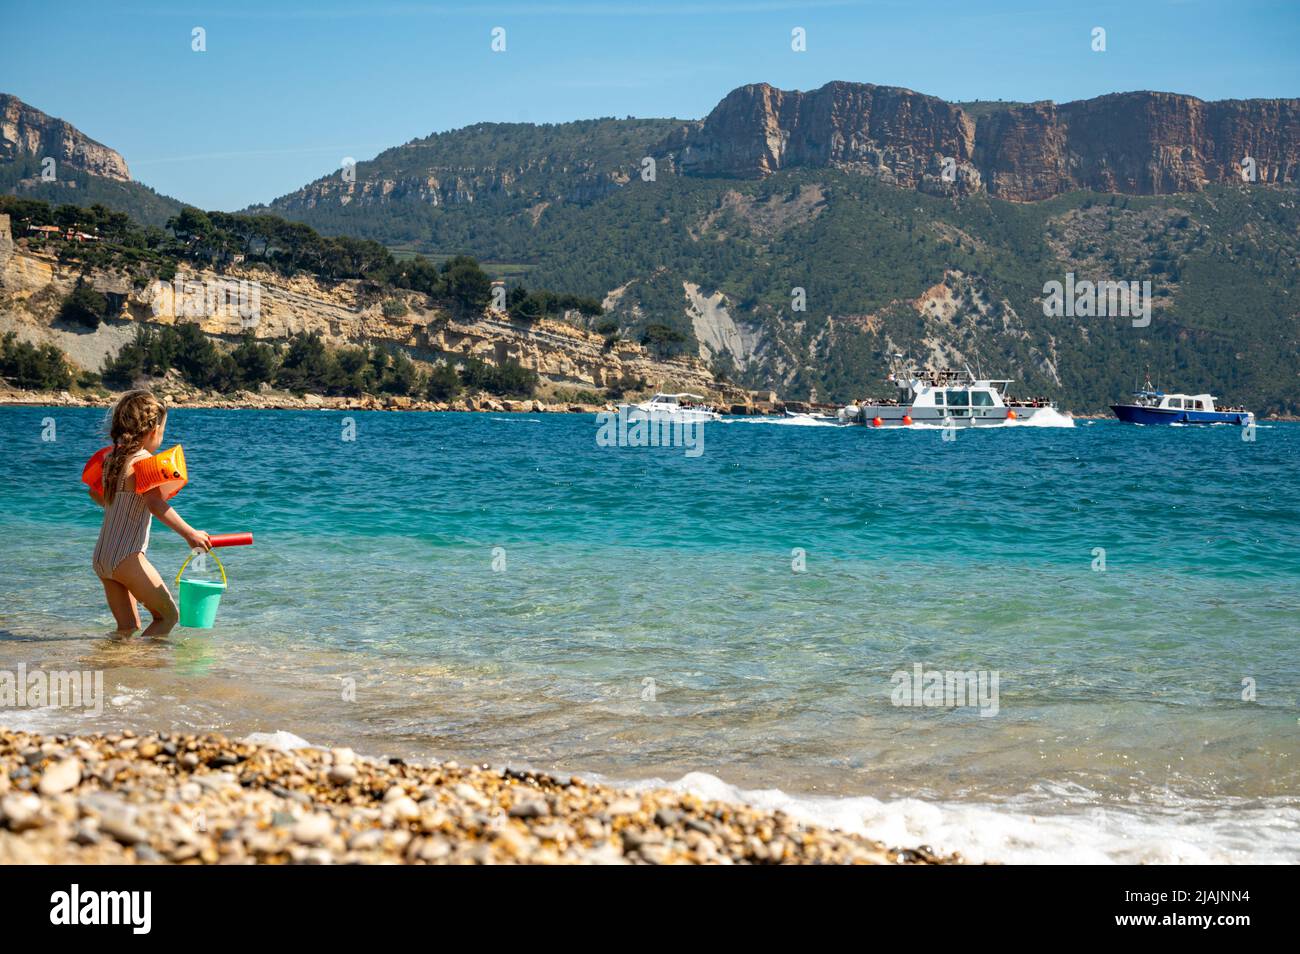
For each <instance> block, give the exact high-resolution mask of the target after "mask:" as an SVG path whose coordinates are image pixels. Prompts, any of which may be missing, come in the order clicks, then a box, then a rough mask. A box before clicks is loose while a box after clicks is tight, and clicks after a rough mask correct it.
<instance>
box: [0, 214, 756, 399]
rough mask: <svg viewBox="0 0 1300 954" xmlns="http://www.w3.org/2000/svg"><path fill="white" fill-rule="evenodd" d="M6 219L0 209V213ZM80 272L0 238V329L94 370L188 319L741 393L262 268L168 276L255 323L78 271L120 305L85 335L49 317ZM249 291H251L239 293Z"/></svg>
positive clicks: (634, 351)
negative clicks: (251, 314)
mask: <svg viewBox="0 0 1300 954" xmlns="http://www.w3.org/2000/svg"><path fill="white" fill-rule="evenodd" d="M5 218H7V217H5V216H0V220H3V219H5ZM7 225H8V223H7V222H5V221H0V226H5V227H4V228H0V235H3V236H4V237H5V238H7V237H8V234H9V232H8V228H7ZM83 274H84V273H83V272H82V270H81V269H80V268H79V267H77V266H76V265H71V264H65V263H60V262H59V261H58V260H57V259H55V258H52V257H50V256H47V255H40V254H34V253H31V252H28V251H27V250H25V249H24V248H22V247H21V245H20V247H18V248H17V249H15V248H13V246H12V245H11V244H6V245H0V333H4V332H8V331H14V332H16V333H17V334H18V336H19V337H20V338H21V339H23V340H27V341H32V342H35V343H46V342H49V343H52V344H55V345H56V346H58V347H59V348H61V349H62V350H63V351H64V352H65V353H66V354H67V355H68V357H69V358H70V359H71V360H72V361H73V363H74V364H77V365H79V366H80V367H82V368H85V369H88V370H92V371H93V370H98V369H99V368H100V367H101V366H102V363H103V360H104V358H105V357H107V356H108V355H110V354H113V353H116V351H117V350H118V349H119V348H121V346H122V345H123V344H125V343H126V342H127V341H129V340H130V339H131V337H132V336H133V335H134V330H135V327H136V326H137V325H139V324H146V325H167V324H175V323H177V322H181V321H192V322H196V323H197V324H198V325H199V327H200V328H201V329H202V330H203V331H204V332H205V333H207V334H208V335H210V336H211V337H213V338H217V339H225V340H228V341H233V340H234V339H236V338H237V337H238V336H239V335H241V334H243V333H244V332H245V331H246V330H251V331H252V332H253V334H254V336H255V337H257V338H259V339H262V340H266V341H281V342H282V341H284V340H286V339H287V338H288V337H289V336H291V335H294V334H297V333H300V332H306V333H315V334H319V335H321V337H322V338H324V339H325V340H326V341H327V342H330V343H333V344H352V345H356V344H366V345H377V344H379V345H390V346H395V347H400V348H402V349H404V350H405V351H406V352H407V353H408V354H409V355H410V356H411V357H412V358H413V359H414V360H415V361H416V362H417V363H432V362H435V361H439V360H450V361H451V362H452V363H460V362H463V361H464V360H466V359H468V358H471V357H473V358H479V359H481V360H483V361H486V362H487V363H489V364H500V363H502V362H503V361H506V360H515V361H518V362H519V363H520V364H522V365H523V366H524V367H526V368H531V369H533V370H535V371H536V372H537V373H538V376H539V377H540V379H541V381H542V385H543V388H542V390H543V393H544V394H545V393H548V392H550V393H554V392H555V391H557V390H560V391H564V390H568V391H574V390H589V391H600V390H603V389H605V388H607V387H610V386H614V385H622V386H624V387H630V388H637V387H638V386H639V385H640V384H641V382H644V385H645V386H646V387H648V388H655V389H658V388H663V389H669V390H690V391H695V392H699V393H703V394H709V395H711V396H713V397H714V398H715V399H717V400H720V401H726V402H728V403H734V402H736V401H741V402H743V401H745V400H747V398H746V397H745V394H744V392H740V391H738V390H737V389H734V388H730V387H727V386H725V385H720V384H718V383H717V382H715V381H714V379H713V375H712V374H711V373H710V372H709V370H708V369H707V367H706V366H705V365H704V363H703V362H702V361H700V360H698V359H696V358H691V357H685V358H677V359H671V360H660V359H657V358H655V357H654V356H653V355H651V354H649V353H648V352H647V351H646V350H645V349H644V348H643V347H642V346H641V345H639V344H637V343H635V342H632V341H618V342H614V343H613V344H612V345H610V346H606V344H605V341H604V339H603V338H602V337H601V336H600V335H597V334H593V333H591V332H588V331H584V330H582V329H580V328H577V327H574V326H573V325H569V324H567V323H565V322H560V321H550V320H546V319H542V320H539V321H535V322H532V323H531V324H520V323H517V322H514V321H512V320H510V318H509V317H508V316H507V315H505V314H504V313H502V312H497V311H494V310H492V309H488V310H487V311H486V312H485V313H484V314H483V315H479V316H475V317H473V318H468V319H465V320H453V319H451V318H450V317H449V316H448V315H446V314H445V313H443V312H440V311H431V310H427V309H426V308H425V307H424V305H423V296H419V295H415V294H413V293H405V295H404V296H402V297H403V298H404V303H405V304H407V305H408V311H407V313H406V314H405V315H403V316H402V317H387V316H385V315H384V313H383V308H382V304H383V302H381V301H379V300H375V299H374V298H373V297H367V295H366V292H365V289H363V287H362V286H361V283H359V282H339V283H336V284H327V283H323V282H320V281H318V280H316V279H314V278H310V277H304V276H298V277H295V278H284V277H281V276H278V275H273V274H271V273H268V272H266V271H264V270H247V271H228V272H226V273H224V274H221V275H218V274H216V273H214V272H208V271H186V272H182V273H181V274H180V275H178V280H179V281H181V282H182V283H190V285H189V287H190V288H195V287H196V286H199V285H204V286H206V287H215V285H216V283H218V282H223V281H225V282H229V281H232V280H233V281H240V280H244V281H249V282H256V283H257V289H258V290H257V294H256V300H257V302H258V304H259V306H260V307H259V310H258V314H257V317H256V320H255V321H251V322H250V321H249V320H247V318H246V316H242V315H241V314H240V310H239V306H238V303H237V302H236V301H235V300H233V299H234V296H233V295H232V296H231V299H232V300H230V301H225V302H219V303H216V304H215V305H214V306H212V307H205V308H204V309H203V310H202V312H201V313H199V314H187V313H186V308H185V302H186V295H187V292H186V291H185V289H184V286H182V291H181V294H180V296H178V295H177V294H176V285H175V283H163V282H157V281H155V282H152V283H150V284H146V285H143V286H140V285H139V284H138V283H135V282H133V281H132V280H131V278H130V276H128V275H125V274H118V273H114V272H110V271H104V270H97V271H93V272H91V273H90V274H89V275H87V276H85V277H87V278H88V279H89V281H90V283H91V284H92V285H93V287H94V288H95V289H96V290H97V291H100V292H101V293H104V294H105V295H107V296H109V300H110V302H111V303H112V304H113V306H114V307H115V308H116V309H118V310H119V314H118V316H117V317H116V318H114V319H110V320H108V321H105V322H104V323H103V324H101V325H100V326H99V328H98V329H96V330H95V331H93V332H88V331H86V330H85V329H81V328H69V327H64V326H62V325H61V324H60V322H59V321H58V318H57V315H58V310H59V306H60V304H61V303H62V300H63V298H64V297H65V296H66V295H67V294H68V293H69V292H70V291H71V290H72V289H73V287H74V286H75V284H76V282H77V280H78V278H79V277H82V276H83ZM250 297H251V296H250Z"/></svg>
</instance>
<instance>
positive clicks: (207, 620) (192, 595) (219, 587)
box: [176, 551, 226, 629]
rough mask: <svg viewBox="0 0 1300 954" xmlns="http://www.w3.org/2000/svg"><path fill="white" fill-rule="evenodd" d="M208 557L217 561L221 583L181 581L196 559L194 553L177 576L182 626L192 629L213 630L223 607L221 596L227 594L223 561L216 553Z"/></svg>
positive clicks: (210, 553) (186, 559)
mask: <svg viewBox="0 0 1300 954" xmlns="http://www.w3.org/2000/svg"><path fill="white" fill-rule="evenodd" d="M208 555H209V556H211V557H212V559H214V560H216V561H217V569H219V570H220V571H221V582H220V583H215V582H213V581H211V580H182V579H181V573H184V572H185V568H186V567H187V566H189V565H190V560H193V559H194V554H193V553H191V554H190V555H189V556H188V557H186V558H185V562H184V563H182V564H181V569H180V573H177V574H176V587H177V590H178V591H179V593H180V604H181V625H182V626H188V627H190V628H191V629H211V628H212V624H213V623H215V622H216V621H217V607H218V606H220V605H221V594H222V593H224V592H226V568H225V567H224V566H222V565H221V560H220V559H219V558H218V557H217V555H216V554H215V553H212V552H211V551H208Z"/></svg>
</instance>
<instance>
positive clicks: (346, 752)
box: [330, 749, 357, 765]
mask: <svg viewBox="0 0 1300 954" xmlns="http://www.w3.org/2000/svg"><path fill="white" fill-rule="evenodd" d="M330 756H331V757H332V758H333V759H334V764H335V765H352V764H353V763H354V762H356V760H357V755H356V753H355V752H353V751H352V750H351V749H330Z"/></svg>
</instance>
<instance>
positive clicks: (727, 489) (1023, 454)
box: [0, 408, 1300, 861]
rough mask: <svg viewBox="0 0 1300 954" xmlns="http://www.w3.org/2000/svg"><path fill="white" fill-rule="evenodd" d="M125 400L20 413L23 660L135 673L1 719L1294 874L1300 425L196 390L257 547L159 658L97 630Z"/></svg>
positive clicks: (201, 495) (1299, 694)
mask: <svg viewBox="0 0 1300 954" xmlns="http://www.w3.org/2000/svg"><path fill="white" fill-rule="evenodd" d="M51 416H52V417H54V418H55V421H56V424H57V428H58V440H57V441H55V442H53V443H47V442H42V441H41V431H42V424H41V421H42V418H45V417H51ZM348 416H351V417H352V418H354V419H355V421H356V440H355V441H354V442H345V441H342V440H340V435H341V433H342V424H343V419H344V418H345V417H348ZM102 421H103V412H102V411H96V410H89V409H57V410H55V409H29V408H0V437H2V438H3V442H4V443H3V446H5V447H7V448H10V449H11V451H12V454H11V460H10V462H9V464H8V466H7V468H6V473H5V476H4V478H3V480H2V481H0V540H2V541H3V543H0V554H2V559H0V669H4V668H8V669H13V668H14V667H16V666H17V664H18V663H19V662H25V663H26V664H27V665H28V666H29V667H32V666H43V667H45V668H48V669H54V668H65V669H66V668H77V669H102V670H104V671H105V673H106V676H105V681H106V684H107V686H108V695H109V696H111V697H112V699H113V702H112V704H110V705H109V706H108V707H107V708H106V710H105V712H104V713H103V715H102V716H99V717H97V718H94V717H89V716H87V715H85V714H83V713H79V712H73V711H70V710H41V711H33V710H27V709H20V710H15V711H12V712H0V721H3V722H7V723H8V724H10V725H30V726H32V727H33V728H42V729H46V730H59V729H75V730H81V731H85V730H89V729H93V728H109V727H113V726H133V727H138V726H148V727H175V728H180V729H210V728H215V729H220V730H223V731H229V732H236V733H245V732H250V731H255V730H272V729H281V730H287V731H290V732H294V733H296V734H298V735H300V736H303V737H305V738H308V739H311V740H312V741H315V742H322V743H345V744H351V745H353V746H354V747H356V748H358V749H360V750H363V751H368V752H372V753H381V752H383V753H390V754H401V755H406V756H425V757H434V756H437V757H457V758H460V759H462V760H467V759H471V760H485V761H491V762H498V763H500V762H506V761H509V762H511V763H512V764H525V763H526V764H530V765H533V766H535V767H539V768H547V769H556V770H560V771H579V772H585V773H597V774H600V775H603V776H606V777H612V778H617V779H621V780H637V779H651V778H659V779H664V780H669V781H675V780H680V779H683V777H685V780H684V782H682V784H687V785H692V786H695V787H696V788H699V789H701V790H710V791H712V790H714V789H717V788H718V787H719V786H724V785H732V786H738V787H739V789H741V790H744V792H745V793H746V797H748V798H750V799H751V800H759V801H761V800H764V799H777V800H778V801H779V800H788V799H791V798H794V799H796V800H795V801H794V802H793V803H792V805H793V807H794V808H795V809H796V810H800V811H804V812H805V813H809V814H811V815H813V816H815V817H818V818H821V819H823V820H833V821H834V822H835V823H836V824H838V825H840V826H841V827H850V828H855V827H856V828H858V829H859V830H864V831H867V832H869V833H872V834H876V835H878V836H880V837H887V838H890V839H892V840H894V841H896V842H897V843H900V844H906V843H913V842H915V841H918V840H928V841H930V842H931V843H932V844H935V845H936V846H937V847H944V848H955V849H960V850H964V851H966V852H968V853H969V854H972V855H974V856H976V857H988V858H995V859H998V858H1000V859H1003V860H1017V859H1023V860H1045V859H1049V858H1053V859H1059V858H1061V857H1063V856H1068V857H1076V858H1079V859H1081V860H1102V859H1112V860H1130V861H1131V860H1157V861H1158V860H1252V859H1253V860H1292V861H1295V860H1300V767H1298V760H1300V741H1298V740H1300V723H1298V722H1297V717H1298V716H1300V711H1298V706H1297V701H1298V699H1300V663H1298V662H1297V655H1298V654H1297V643H1298V642H1300V636H1298V633H1297V621H1298V620H1300V501H1298V500H1297V491H1298V490H1300V463H1297V461H1298V459H1300V456H1298V452H1300V426H1294V425H1274V426H1268V425H1265V426H1261V427H1260V428H1259V429H1258V431H1257V433H1256V437H1257V439H1256V441H1255V442H1253V443H1248V442H1243V441H1242V440H1241V439H1240V438H1241V432H1240V431H1239V429H1237V428H1227V427H1221V428H1208V429H1204V430H1195V429H1189V428H1178V429H1153V428H1136V427H1124V426H1120V425H1117V424H1112V423H1108V422H1106V423H1102V422H1099V423H1095V424H1089V423H1085V424H1082V425H1081V426H1079V427H1076V428H1073V429H1068V430H1066V429H1045V428H1013V429H998V430H989V431H979V432H966V431H963V432H960V433H959V435H958V439H957V440H956V441H954V442H951V443H948V442H944V441H942V439H941V433H940V432H939V431H937V430H931V431H928V432H927V431H872V430H867V429H863V428H831V427H810V426H798V425H793V426H791V425H783V424H780V423H760V422H755V421H752V420H745V421H736V422H723V423H720V424H710V425H708V426H707V430H706V438H705V452H704V454H703V455H702V456H700V457H697V458H687V457H686V456H684V454H683V453H682V451H681V450H680V449H672V448H656V449H648V448H647V449H637V448H622V449H619V448H602V447H597V446H596V444H595V439H594V438H595V431H596V425H595V423H594V419H593V418H590V417H577V416H569V415H560V416H532V415H493V416H489V415H468V414H467V415H457V414H384V413H369V414H367V413H352V414H351V415H348V414H344V413H333V412H301V413H299V412H282V411H279V412H256V411H205V410H178V411H174V412H173V414H172V415H171V420H170V423H169V427H168V435H167V436H168V444H169V445H170V444H171V443H175V442H181V443H184V445H185V449H186V456H187V459H188V460H189V462H190V469H191V475H192V482H191V484H190V485H189V486H188V487H186V488H185V490H184V491H182V493H181V495H180V496H179V497H178V498H177V499H176V504H177V505H178V509H179V510H180V511H181V513H182V514H183V515H184V516H185V517H186V519H188V520H189V521H190V522H191V523H193V524H194V525H195V526H199V527H203V528H205V529H208V530H210V531H214V532H218V531H234V530H252V531H254V532H255V533H256V535H257V544H256V546H254V547H252V548H243V549H231V550H226V551H223V553H222V556H223V559H224V560H225V562H226V565H227V569H228V571H229V573H230V577H231V589H230V592H229V594H228V595H227V596H226V597H225V599H224V600H223V605H222V609H221V615H220V618H219V620H218V625H217V628H216V629H214V630H211V631H207V632H203V631H194V630H178V631H177V633H176V634H175V635H174V637H173V638H172V639H171V640H169V641H167V642H164V643H158V644H154V643H145V642H142V641H140V640H138V639H136V640H131V641H128V642H116V641H113V640H109V639H107V638H105V637H104V636H103V633H104V632H105V631H106V630H107V629H109V628H111V618H110V616H109V614H108V612H107V610H106V608H105V607H104V606H103V602H102V595H101V590H100V587H99V584H98V582H97V581H96V579H95V578H94V575H93V573H92V572H91V570H90V565H89V564H90V553H91V550H92V549H93V546H94V539H95V534H96V532H97V529H98V511H97V509H96V508H95V507H94V506H93V505H92V504H90V503H89V502H88V501H87V500H86V498H85V497H84V495H83V494H81V493H79V491H78V488H79V486H80V485H79V484H78V483H77V480H78V476H79V474H80V469H81V466H82V463H83V462H84V461H85V459H86V457H88V456H89V455H90V454H91V453H92V452H93V451H94V450H95V449H96V448H98V447H99V446H101V445H102V443H103V441H102V440H101V439H100V438H99V436H98V434H99V433H101V431H100V428H101V426H102ZM498 547H499V548H502V549H501V550H497V551H495V552H494V548H498ZM796 548H799V549H802V550H803V551H804V553H805V557H804V560H805V563H806V569H805V570H804V572H799V573H796V572H793V571H792V559H793V557H792V551H793V550H795V549H796ZM1095 548H1104V550H1105V565H1106V569H1105V572H1096V571H1094V569H1093V566H1094V563H1095V558H1096V555H1095V554H1094V549H1095ZM150 555H151V557H152V558H153V560H154V562H155V564H156V565H158V566H159V568H160V570H161V571H162V572H163V573H164V575H165V576H166V575H168V571H170V575H171V576H174V575H175V572H176V570H177V569H178V568H179V566H180V563H181V561H182V560H183V558H184V548H183V545H182V544H181V542H180V540H179V539H178V538H176V537H175V536H174V535H172V534H171V533H170V532H169V531H167V530H165V529H163V528H161V526H157V525H156V526H155V528H154V537H153V544H152V545H151V548H150ZM502 556H504V567H503V568H502V564H501V558H502ZM494 560H495V561H496V565H497V567H498V570H494V568H493V565H494ZM918 663H919V664H921V665H922V666H923V667H925V669H926V670H927V671H929V670H986V671H996V672H997V673H998V677H999V685H998V711H997V714H996V715H995V716H992V717H981V716H980V710H979V709H978V708H976V707H962V708H921V707H906V706H896V705H894V704H893V701H892V699H891V693H892V692H893V690H894V684H893V683H891V676H892V675H893V674H894V673H895V672H897V671H899V670H903V671H907V672H909V673H910V672H911V670H912V668H913V666H914V665H915V664H918ZM1246 678H1250V679H1253V680H1254V681H1255V683H1254V684H1255V687H1256V689H1255V691H1256V697H1255V699H1254V701H1251V702H1245V701H1243V699H1242V680H1243V679H1246ZM350 687H355V694H354V695H355V699H354V700H353V699H352V698H351V694H349V699H348V700H345V699H344V695H345V690H348V689H349V688H350ZM688 773H696V774H688ZM772 790H779V791H776V792H773V791H772ZM726 791H731V792H734V791H735V790H734V789H729V788H728V789H726ZM764 792H765V793H766V794H763V793H764Z"/></svg>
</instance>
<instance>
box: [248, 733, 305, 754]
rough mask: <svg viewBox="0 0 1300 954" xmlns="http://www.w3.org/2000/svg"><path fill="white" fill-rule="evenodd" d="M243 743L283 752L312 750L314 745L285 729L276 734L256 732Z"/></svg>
mask: <svg viewBox="0 0 1300 954" xmlns="http://www.w3.org/2000/svg"><path fill="white" fill-rule="evenodd" d="M241 741H243V742H247V743H248V744H249V745H265V746H267V747H268V748H272V749H279V750H280V751H281V752H292V751H293V750H294V749H310V748H312V744H311V743H310V742H308V741H307V740H306V739H304V738H303V737H302V736H298V735H294V734H293V733H292V732H285V731H284V730H283V729H280V730H278V731H275V732H254V733H252V734H250V735H249V736H248V737H247V738H245V739H242V740H241Z"/></svg>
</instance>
